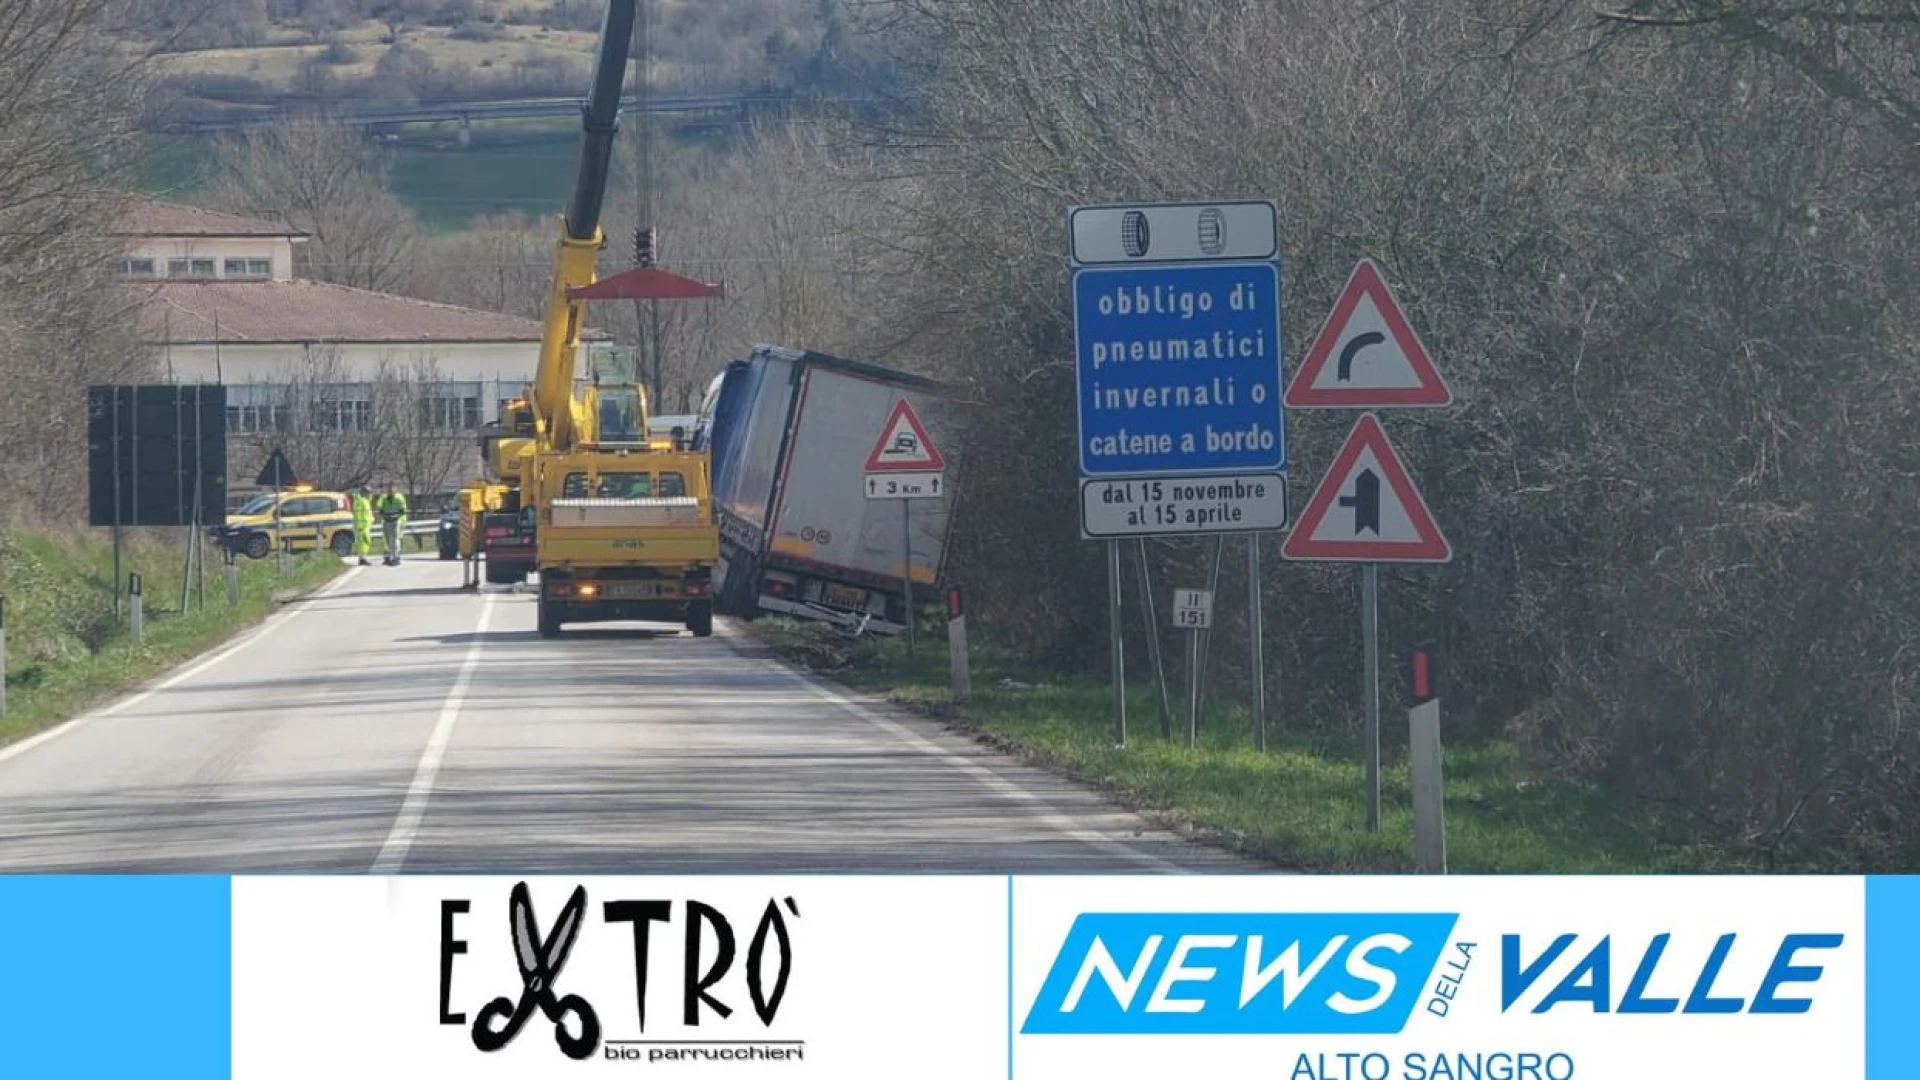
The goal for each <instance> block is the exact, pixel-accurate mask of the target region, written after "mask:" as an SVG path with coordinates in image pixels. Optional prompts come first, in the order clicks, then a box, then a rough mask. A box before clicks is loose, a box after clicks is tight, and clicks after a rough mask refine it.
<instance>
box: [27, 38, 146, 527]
mask: <svg viewBox="0 0 1920 1080" xmlns="http://www.w3.org/2000/svg"><path fill="white" fill-rule="evenodd" d="M148 14H150V13H147V12H142V11H139V10H134V11H131V12H129V11H128V10H127V9H126V8H124V7H123V6H122V5H121V4H118V3H114V2H109V0H17V2H14V3H11V4H9V6H8V8H7V12H6V15H5V17H4V18H0V378H3V379H4V380H5V382H6V385H7V386H8V388H9V389H8V395H9V400H10V401H11V402H12V407H11V408H10V409H9V410H8V417H9V419H6V420H0V486H4V489H5V490H6V491H8V492H9V493H10V495H11V497H10V498H9V499H8V500H6V503H7V505H6V507H5V509H4V511H3V512H4V514H5V515H6V516H7V517H8V518H10V519H14V520H20V519H29V520H30V519H33V518H36V517H40V516H53V517H57V518H61V519H65V520H72V519H73V518H74V517H76V516H78V515H79V514H80V513H81V512H82V511H83V508H84V506H83V504H84V492H85V483H84V465H85V460H86V453H85V446H86V443H85V437H86V420H85V415H86V410H85V401H86V396H85V395H86V390H85V388H86V386H87V384H88V383H92V382H107V381H114V380H130V379H134V378H138V377H141V376H144V375H146V374H147V373H148V372H150V371H151V368H150V367H149V366H147V357H146V356H145V354H144V353H143V352H141V351H140V350H139V349H138V347H137V342H136V339H135V337H134V335H133V333H132V321H133V320H132V318H131V311H132V308H133V304H132V303H131V302H130V300H129V298H128V297H126V296H125V295H122V294H120V293H118V292H116V291H114V290H113V289H111V288H110V287H108V286H109V280H110V279H109V274H110V268H111V266H112V264H113V262H114V261H115V258H116V255H117V253H116V251H115V249H114V247H113V244H112V242H111V241H110V240H109V239H108V238H106V237H105V236H104V233H105V232H107V231H108V230H109V228H110V226H111V224H112V223H113V220H114V218H115V216H116V214H117V213H118V211H119V209H120V199H119V194H118V192H117V191H116V190H115V188H116V186H117V184H118V183H119V182H120V181H121V179H122V178H123V177H124V175H125V170H126V168H127V166H128V165H129V164H130V163H131V162H132V161H133V159H134V157H135V155H137V153H138V152H139V150H140V144H139V130H138V121H139V119H140V117H141V113H142V108H143V104H144V103H143V95H144V94H145V93H146V92H147V91H148V89H149V88H150V87H151V85H152V81H151V72H150V70H149V68H148V66H147V63H146V61H147V60H148V59H149V58H150V57H151V56H152V55H153V54H154V53H155V52H156V51H160V50H164V49H166V48H168V47H169V45H170V40H169V38H168V36H167V33H166V31H165V29H164V28H156V27H154V26H152V25H149V24H147V23H144V22H142V23H139V24H136V25H132V26H129V25H128V24H127V23H126V22H125V18H126V17H129V16H132V17H140V18H144V17H145V16H146V15H148ZM125 29H137V30H140V31H143V32H151V31H155V30H158V31H159V32H158V35H157V37H152V36H150V37H149V40H150V41H151V42H152V46H151V48H149V49H147V50H145V51H138V50H135V51H131V52H130V51H127V50H125V49H124V48H122V47H119V46H117V45H116V44H115V42H114V40H113V35H114V33H115V32H116V31H119V30H125Z"/></svg>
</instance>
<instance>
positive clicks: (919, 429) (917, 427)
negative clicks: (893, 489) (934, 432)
mask: <svg viewBox="0 0 1920 1080" xmlns="http://www.w3.org/2000/svg"><path fill="white" fill-rule="evenodd" d="M946 467H947V463H946V459H944V458H942V457H941V456H940V451H939V450H938V449H936V448H935V447H934V445H933V440H932V439H931V438H929V437H928V436H927V429H926V428H925V427H924V426H923V425H922V424H921V423H920V417H919V416H918V415H917V414H916V413H914V411H913V406H912V405H909V404H907V399H906V398H901V399H900V401H899V402H898V403H896V404H895V405H894V407H893V415H891V416H889V417H887V422H886V424H885V425H884V426H882V427H881V429H880V441H879V442H877V443H874V444H873V451H872V453H869V454H868V455H867V471H868V472H939V471H941V470H942V469H945V468H946Z"/></svg>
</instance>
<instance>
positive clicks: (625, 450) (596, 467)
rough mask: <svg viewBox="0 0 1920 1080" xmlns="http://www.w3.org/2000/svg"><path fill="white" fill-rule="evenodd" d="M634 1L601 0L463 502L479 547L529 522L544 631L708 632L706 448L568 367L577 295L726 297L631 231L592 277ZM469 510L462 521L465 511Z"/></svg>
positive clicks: (634, 394)
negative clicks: (526, 323) (576, 148)
mask: <svg viewBox="0 0 1920 1080" xmlns="http://www.w3.org/2000/svg"><path fill="white" fill-rule="evenodd" d="M635 7H636V0H612V2H611V3H609V4H608V6H607V13H606V18H605V22H604V23H603V24H602V26H601V32H600V49H599V56H598V59H597V61H596V62H595V66H594V76H593V85H592V89H591V93H590V94H589V96H588V99H587V104H586V108H585V110H584V113H583V128H584V132H585V134H584V139H583V141H582V144H581V151H580V162H579V168H578V173H577V176H576V179H575V182H574V188H573V194H572V198H571V199H570V200H569V202H568V204H567V209H566V213H565V215H564V216H563V217H562V219H561V236H560V243H559V249H558V251H557V253H556V255H555V260H554V275H553V284H552V287H551V289H550V291H549V292H548V295H547V307H546V318H545V330H544V333H543V335H542V339H541V346H540V360H539V366H538V368H537V369H536V371H535V374H534V382H533V385H532V386H531V387H529V388H528V393H527V394H526V395H525V396H524V398H521V399H516V400H514V401H512V402H508V403H507V404H506V405H505V406H503V408H502V415H501V423H500V426H499V428H498V430H497V431H496V432H493V433H490V434H489V436H488V437H487V438H486V439H485V440H484V442H483V445H484V446H485V449H486V454H487V458H488V464H489V466H490V467H491V471H492V472H493V474H494V479H491V480H483V481H478V482H476V483H475V484H474V485H472V486H471V487H470V489H469V491H468V492H466V493H465V494H464V496H463V498H462V502H461V506H462V508H463V509H462V514H463V525H462V528H463V533H464V532H472V533H473V534H474V535H475V536H476V544H475V546H476V547H478V546H479V544H482V543H484V542H485V541H486V539H487V538H486V536H485V533H484V531H482V530H485V529H489V528H490V527H491V526H492V524H493V522H495V521H497V520H500V519H501V518H503V517H504V518H509V519H511V520H513V521H517V522H518V523H520V527H521V528H522V529H523V530H524V529H526V528H530V529H531V532H532V536H531V541H532V548H533V558H532V566H533V569H534V571H535V572H536V573H537V574H538V575H539V593H538V595H539V627H540V634H541V636H542V637H553V636H554V635H556V634H558V633H559V632H560V628H561V626H562V625H564V624H566V623H582V622H603V621H609V620H627V619H633V620H643V621H660V622H678V623H682V624H684V625H685V626H686V628H687V629H688V630H690V631H692V632H693V633H694V634H695V635H696V636H700V637H705V636H707V635H708V634H711V633H712V632H713V596H712V586H711V582H712V576H713V566H714V563H715V562H716V561H717V560H718V558H719V552H720V533H719V528H718V526H717V525H716V524H715V522H714V518H713V509H712V503H711V499H710V496H709V492H708V483H709V477H708V465H707V460H708V459H707V455H706V454H705V453H696V452H687V451H683V450H679V449H677V448H676V447H675V446H674V444H673V442H672V440H668V439H654V438H650V437H649V436H648V421H649V417H648V408H647V405H648V403H647V394H646V390H645V388H644V387H643V386H641V385H640V384H639V383H638V382H623V383H619V384H614V385H602V384H601V383H600V382H599V380H598V378H597V377H596V378H594V379H592V380H576V378H575V373H574V363H575V357H576V356H577V354H578V353H579V349H580V331H581V328H582V323H583V321H584V318H585V307H586V301H588V300H610V299H697V298H705V297H715V296H721V295H724V290H723V289H722V288H721V287H720V286H718V285H708V284H705V283H703V282H699V281H695V280H693V279H691V278H686V277H682V276H680V275H678V274H673V273H669V272H667V271H665V270H661V269H659V268H657V267H654V266H652V265H650V264H651V258H650V254H649V253H650V247H648V246H646V244H645V243H643V242H642V241H640V240H638V239H637V240H636V250H637V254H636V261H637V262H639V263H640V265H638V266H636V267H634V268H632V269H629V270H626V271H623V272H621V273H619V274H615V275H613V276H612V277H609V278H607V279H605V280H598V279H596V276H595V275H596V266H595V263H596V260H597V257H598V254H599V251H600V249H601V248H602V247H604V246H605V242H606V238H605V235H604V234H603V233H602V231H601V229H600V210H601V203H602V200H603V197H604V195H605V192H606V183H607V169H608V163H609V160H610V158H611V155H612V150H613V138H614V135H615V133H616V132H617V131H618V122H617V116H618V108H619V95H620V84H621V82H622V81H623V80H624V77H625V73H626V62H627V54H628V52H629V49H630V47H631V42H632V36H633V24H634V16H635ZM643 231H644V230H643ZM646 239H647V241H648V242H650V239H651V233H650V232H647V233H646ZM469 506H471V507H472V510H471V511H469V510H468V509H467V508H468V507H469ZM469 512H471V513H472V514H473V515H474V517H475V519H476V521H475V522H474V527H473V528H469V526H468V523H467V522H466V521H465V520H464V519H465V516H466V515H467V514H468V513H469ZM516 539H521V537H516ZM463 547H464V545H463ZM489 576H490V577H492V576H494V575H493V574H492V573H490V574H489Z"/></svg>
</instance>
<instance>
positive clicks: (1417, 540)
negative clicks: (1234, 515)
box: [1280, 413, 1453, 563]
mask: <svg viewBox="0 0 1920 1080" xmlns="http://www.w3.org/2000/svg"><path fill="white" fill-rule="evenodd" d="M1280 553H1281V555H1282V556H1284V557H1285V558H1288V559H1299V560H1305V561H1315V560H1318V561H1326V562H1421V563H1443V562H1451V561H1452V559H1453V549H1452V548H1451V547H1449V546H1448V545H1447V538H1446V537H1444V536H1442V535H1440V527H1439V526H1438V525H1436V524H1434V521H1433V515H1432V514H1431V513H1429V512H1428V510H1427V504H1426V502H1425V501H1424V500H1422V499H1421V498H1420V492H1419V491H1418V490H1417V489H1415V488H1414V486H1413V480H1412V479H1411V478H1410V477H1408V475H1407V468H1406V466H1405V465H1402V464H1401V463H1400V456H1399V455H1398V454H1396V453H1395V452H1394V449H1393V444H1392V443H1389V442H1388V441H1387V433H1386V432H1385V431H1384V430H1382V429H1381V427H1380V421H1379V420H1378V419H1377V418H1376V417H1375V416H1374V415H1373V414H1372V413H1366V414H1363V415H1362V416H1361V417H1360V421H1359V423H1356V424H1355V425H1353V432H1352V433H1351V434H1349V435H1348V436H1347V442H1346V445H1344V446H1342V447H1341V448H1340V453H1339V454H1337V455H1335V457H1334V459H1333V465H1332V467H1330V468H1329V469H1327V476H1326V479H1324V480H1322V481H1320V486H1319V487H1318V488H1315V489H1314V492H1313V497H1312V498H1311V499H1308V500H1307V508H1306V510H1305V511H1303V512H1302V513H1301V515H1300V521H1299V523H1298V524H1296V525H1295V526H1294V527H1293V531H1292V532H1291V533H1289V534H1287V542H1286V543H1285V544H1283V545H1281V548H1280Z"/></svg>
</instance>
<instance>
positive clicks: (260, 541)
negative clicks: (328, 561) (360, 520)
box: [213, 488, 353, 559]
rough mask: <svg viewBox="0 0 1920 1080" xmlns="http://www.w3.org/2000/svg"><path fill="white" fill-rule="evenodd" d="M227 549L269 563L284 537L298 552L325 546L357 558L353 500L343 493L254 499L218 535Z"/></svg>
mask: <svg viewBox="0 0 1920 1080" xmlns="http://www.w3.org/2000/svg"><path fill="white" fill-rule="evenodd" d="M213 538H214V540H215V541H216V542H217V543H219V544H221V545H222V546H224V547H226V548H228V549H230V550H232V551H236V552H241V553H244V554H245V555H246V556H247V557H248V558H250V559H264V558H266V557H267V556H268V555H270V554H272V553H273V551H274V549H276V548H278V547H280V546H281V542H282V539H283V538H284V539H285V541H287V542H288V543H289V544H290V545H291V549H292V550H293V551H296V552H298V551H313V550H315V549H316V548H318V547H326V548H328V549H330V550H332V552H333V553H334V554H335V555H340V556H347V555H351V554H353V501H352V500H351V499H350V498H349V497H348V496H347V494H346V492H343V491H313V490H311V489H308V490H300V489H297V488H296V489H295V490H293V491H282V492H279V493H277V494H276V493H273V492H268V493H267V494H264V495H255V496H254V497H253V498H251V499H248V500H247V501H246V502H245V503H242V504H241V505H240V506H239V507H238V508H237V509H235V510H234V511H233V512H232V513H230V514H228V515H227V523H226V524H225V525H220V526H216V527H215V528H214V530H213Z"/></svg>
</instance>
